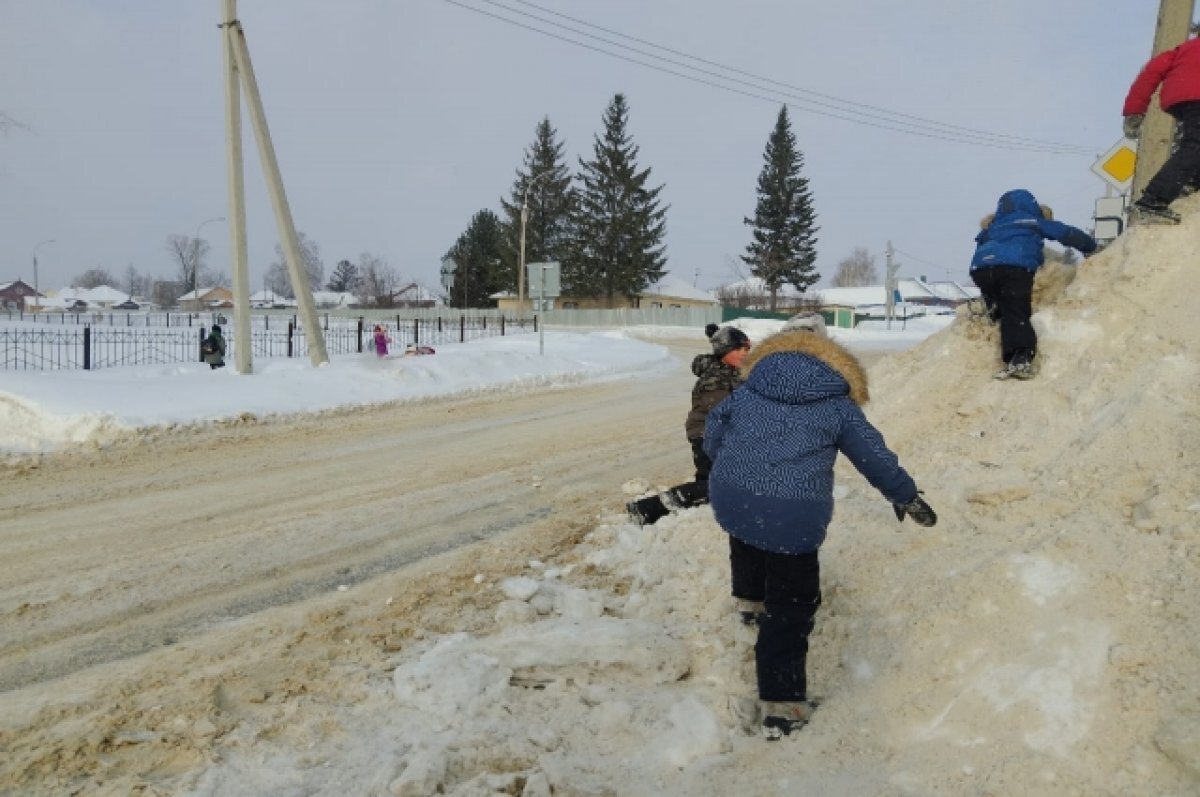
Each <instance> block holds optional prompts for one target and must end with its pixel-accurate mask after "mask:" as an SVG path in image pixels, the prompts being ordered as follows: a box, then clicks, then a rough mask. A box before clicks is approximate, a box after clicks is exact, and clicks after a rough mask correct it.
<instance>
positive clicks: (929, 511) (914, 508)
mask: <svg viewBox="0 0 1200 797" xmlns="http://www.w3.org/2000/svg"><path fill="white" fill-rule="evenodd" d="M892 509H893V510H895V512H896V520H899V521H901V522H903V521H904V518H905V516H906V515H907V516H908V517H910V518H912V519H913V522H914V523H916V524H917V525H918V526H933V525H935V524H936V523H937V513H936V512H934V511H933V507H931V506H930V505H929V504H927V503H925V499H924V498H922V497H921V494H920V493H917V495H916V497H915V498H913V500H911V501H909V502H908V503H907V504H905V503H901V502H899V501H897V502H895V503H893V504H892Z"/></svg>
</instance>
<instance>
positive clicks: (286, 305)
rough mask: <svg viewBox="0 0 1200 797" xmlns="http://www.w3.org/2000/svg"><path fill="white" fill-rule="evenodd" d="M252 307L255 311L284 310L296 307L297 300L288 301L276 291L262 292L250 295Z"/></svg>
mask: <svg viewBox="0 0 1200 797" xmlns="http://www.w3.org/2000/svg"><path fill="white" fill-rule="evenodd" d="M250 306H251V307H252V308H254V309H255V310H284V309H290V308H293V307H295V306H296V300H295V299H288V298H286V297H284V296H281V295H280V294H278V293H275V291H268V290H261V291H259V292H258V293H252V294H250Z"/></svg>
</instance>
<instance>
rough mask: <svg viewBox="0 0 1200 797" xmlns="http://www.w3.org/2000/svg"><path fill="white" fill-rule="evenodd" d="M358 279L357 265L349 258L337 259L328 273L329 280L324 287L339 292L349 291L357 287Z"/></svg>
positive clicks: (359, 279)
mask: <svg viewBox="0 0 1200 797" xmlns="http://www.w3.org/2000/svg"><path fill="white" fill-rule="evenodd" d="M360 281H361V278H360V277H359V276H358V266H356V265H354V264H353V263H351V262H350V261H349V260H339V261H338V264H337V265H336V266H334V268H333V273H332V274H330V275H329V282H328V284H326V286H325V288H326V289H327V290H331V291H338V292H339V293H341V292H343V291H345V292H347V293H350V292H353V291H355V290H357V289H358V283H359V282H360Z"/></svg>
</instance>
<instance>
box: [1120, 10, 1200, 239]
mask: <svg viewBox="0 0 1200 797" xmlns="http://www.w3.org/2000/svg"><path fill="white" fill-rule="evenodd" d="M1194 32H1195V31H1194V30H1193V33H1194ZM1160 84H1161V85H1162V91H1161V93H1160V94H1159V99H1158V103H1159V105H1160V106H1161V107H1162V109H1163V110H1164V111H1166V112H1167V113H1169V114H1170V115H1171V116H1173V117H1175V121H1176V122H1178V123H1179V143H1178V147H1177V148H1176V150H1175V152H1174V154H1173V155H1171V157H1170V158H1168V159H1167V162H1166V163H1164V164H1163V166H1162V168H1161V169H1159V170H1158V173H1157V174H1155V175H1154V177H1153V178H1151V180H1150V182H1149V183H1147V184H1146V190H1145V191H1143V192H1142V196H1141V198H1139V199H1138V200H1137V201H1136V202H1134V203H1133V215H1134V218H1136V219H1140V220H1142V221H1147V222H1153V223H1159V224H1178V223H1179V220H1180V218H1179V214H1178V213H1176V212H1175V211H1173V210H1171V208H1170V207H1168V206H1169V205H1170V204H1171V203H1172V202H1174V201H1175V200H1176V199H1178V198H1179V195H1180V194H1181V193H1183V189H1184V186H1186V185H1188V184H1189V183H1191V182H1193V181H1195V180H1196V179H1197V178H1200V39H1197V38H1192V39H1188V40H1187V41H1186V42H1184V43H1183V44H1181V45H1179V46H1178V47H1176V48H1175V49H1173V50H1167V51H1166V52H1164V53H1159V54H1158V55H1156V56H1154V57H1153V58H1151V59H1150V61H1149V62H1148V63H1147V64H1146V65H1145V66H1144V67H1142V71H1141V72H1139V73H1138V76H1137V78H1136V79H1135V80H1134V81H1133V85H1132V86H1131V87H1130V88H1129V94H1128V95H1127V96H1126V97H1125V107H1124V108H1123V109H1122V111H1121V114H1122V116H1124V117H1125V125H1124V126H1125V135H1127V136H1129V137H1130V138H1137V137H1138V134H1139V133H1140V132H1141V126H1142V119H1143V118H1144V117H1145V114H1146V109H1147V108H1149V107H1150V98H1151V97H1152V96H1153V95H1154V90H1155V89H1157V88H1158V87H1159V85H1160Z"/></svg>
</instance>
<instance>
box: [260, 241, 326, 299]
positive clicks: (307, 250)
mask: <svg viewBox="0 0 1200 797" xmlns="http://www.w3.org/2000/svg"><path fill="white" fill-rule="evenodd" d="M296 238H297V241H298V242H299V244H300V259H301V260H302V261H304V271H305V272H306V273H307V274H308V285H309V289H310V290H314V291H317V290H320V289H321V285H322V284H323V283H324V281H325V264H324V263H322V262H321V247H320V245H319V244H318V243H317V242H316V241H314V240H311V239H310V238H309V237H308V236H307V235H305V234H304V233H302V232H299V231H297V232H296ZM267 287H268V288H270V289H271V290H272V291H274V292H275V293H278V294H279V295H280V296H286V297H287V298H289V299H294V298H296V291H295V289H294V288H293V287H292V277H291V274H289V273H288V267H287V260H286V259H285V258H284V256H283V244H275V261H274V262H273V263H271V265H270V267H268V268H267Z"/></svg>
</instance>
